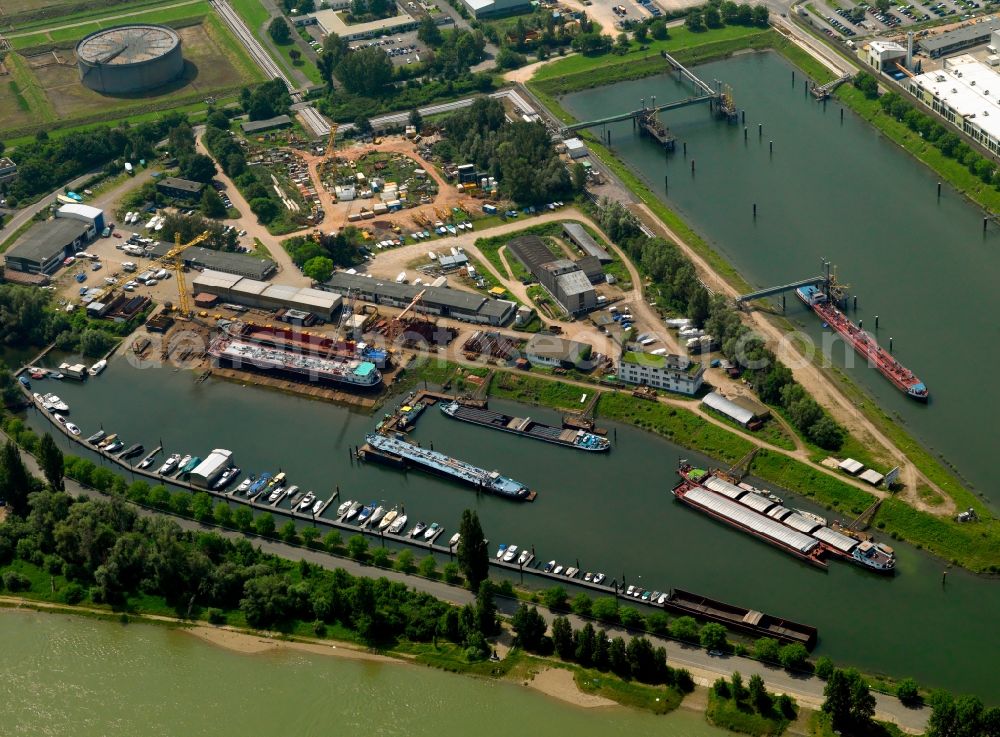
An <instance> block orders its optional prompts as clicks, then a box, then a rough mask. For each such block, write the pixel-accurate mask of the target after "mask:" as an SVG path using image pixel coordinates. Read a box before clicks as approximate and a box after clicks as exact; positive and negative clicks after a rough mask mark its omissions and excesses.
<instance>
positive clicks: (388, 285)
mask: <svg viewBox="0 0 1000 737" xmlns="http://www.w3.org/2000/svg"><path fill="white" fill-rule="evenodd" d="M323 288H324V289H329V290H330V291H333V292H337V293H338V294H348V293H350V294H351V295H353V296H356V297H357V298H359V299H363V300H364V301H366V302H372V303H374V304H380V305H389V306H391V307H406V306H407V305H408V304H410V302H412V301H413V298H414V297H416V296H417V295H418V294H420V292H423V293H424V296H423V297H422V298H421V300H420V312H422V313H429V314H432V315H440V316H441V317H450V318H453V319H455V320H463V321H465V322H472V323H478V324H482V325H503V324H505V323H507V322H508V321H510V319H511V318H512V317H513V316H514V312H515V311H516V310H517V305H516V304H515V303H514V302H510V301H508V300H505V299H491V298H488V297H484V296H483V295H481V294H474V293H472V292H464V291H460V290H457V289H448V288H447V287H428V286H413V285H410V284H396V283H395V282H392V281H385V280H383V279H376V278H374V277H371V278H369V277H367V276H363V275H361V274H348V273H347V272H344V271H341V272H338V273H336V274H334V275H333V276H332V277H331V278H330V281H328V282H327V283H326V284H325V285H323Z"/></svg>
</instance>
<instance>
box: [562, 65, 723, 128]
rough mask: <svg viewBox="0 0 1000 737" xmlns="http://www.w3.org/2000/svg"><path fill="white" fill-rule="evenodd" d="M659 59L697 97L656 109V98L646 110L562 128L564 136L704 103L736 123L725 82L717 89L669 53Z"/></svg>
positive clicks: (718, 84) (719, 84)
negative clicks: (688, 84)
mask: <svg viewBox="0 0 1000 737" xmlns="http://www.w3.org/2000/svg"><path fill="white" fill-rule="evenodd" d="M660 55H661V56H662V57H663V58H664V59H665V60H666V62H667V63H668V64H669V65H670V66H671V67H672V68H673V69H674V71H676V72H677V74H678V75H679V76H680V77H681V78H682V79H685V80H687V81H688V82H690V83H691V85H692V86H693V87H694V89H695V92H696V93H697V94H695V95H693V96H691V97H687V98H684V99H683V100H675V101H673V102H667V103H664V104H662V105H656V104H655V99H656V98H655V97H654V98H653V100H654V104H653V105H652V106H651V107H647V106H646V104H645V101H643V105H642V107H641V108H638V109H636V110H630V111H628V112H624V113H619V114H617V115H609V116H608V117H606V118H600V119H598V120H587V121H584V122H581V123H573V124H572V125H566V126H563V128H562V133H563V135H565V134H567V133H571V132H573V131H578V130H583V129H584V128H592V127H594V126H599V125H607V124H608V123H618V122H620V121H622V120H628V119H629V118H631V119H632V120H638V119H640V118H642V117H644V116H648V115H656V114H658V113H661V112H664V111H667V110H677V109H679V108H683V107H690V106H691V105H700V104H703V103H709V104H711V103H716V105H717V108H716V109H717V111H718V114H719V115H720V116H722V117H726V118H729V120H735V119H736V106H735V105H734V104H733V96H732V92H731V91H730V90H729V88H728V87H725V88H724V86H723V84H722V82H720V81H719V80H715V86H714V87H713V86H712V85H710V84H708V83H707V82H705V81H704V80H702V79H700V78H699V77H698V76H697V75H696V74H695V73H694V72H692V71H691V70H690V69H688V68H687V67H685V66H684V65H683V64H681V63H680V62H679V61H677V60H676V59H675V58H674V57H672V56H671V55H670V54H668V53H667V52H666V51H661V52H660Z"/></svg>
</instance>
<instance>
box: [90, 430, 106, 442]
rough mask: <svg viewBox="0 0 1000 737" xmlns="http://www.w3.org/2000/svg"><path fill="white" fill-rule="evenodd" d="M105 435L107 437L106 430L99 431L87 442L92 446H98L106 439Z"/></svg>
mask: <svg viewBox="0 0 1000 737" xmlns="http://www.w3.org/2000/svg"><path fill="white" fill-rule="evenodd" d="M105 435H107V433H106V432H104V430H98V431H97V432H95V433H94V434H93V435H91V436H90V437H89V438H87V442H88V443H89V444H90V445H97V444H98V443H99V442H101V441H102V440H103V439H104V436H105Z"/></svg>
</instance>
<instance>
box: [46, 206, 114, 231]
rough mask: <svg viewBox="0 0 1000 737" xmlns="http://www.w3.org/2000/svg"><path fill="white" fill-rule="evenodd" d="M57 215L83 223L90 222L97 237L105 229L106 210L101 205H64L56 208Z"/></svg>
mask: <svg viewBox="0 0 1000 737" xmlns="http://www.w3.org/2000/svg"><path fill="white" fill-rule="evenodd" d="M56 217H57V218H65V219H67V220H78V221H79V222H81V223H89V224H90V226H91V227H92V228H93V229H94V236H95V237H96V236H97V234H98V233H100V232H101V231H102V230H104V226H105V222H104V210H102V209H100V208H99V207H91V206H90V205H81V204H79V203H74V204H72V205H63V206H62V207H60V208H59V209H58V210H56Z"/></svg>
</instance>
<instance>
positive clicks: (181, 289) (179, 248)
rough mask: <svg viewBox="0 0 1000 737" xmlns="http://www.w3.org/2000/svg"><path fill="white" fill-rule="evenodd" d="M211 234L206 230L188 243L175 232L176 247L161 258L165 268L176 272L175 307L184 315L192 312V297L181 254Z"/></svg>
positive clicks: (160, 261)
mask: <svg viewBox="0 0 1000 737" xmlns="http://www.w3.org/2000/svg"><path fill="white" fill-rule="evenodd" d="M211 235H212V234H211V233H210V232H208V231H207V230H206V231H205V232H204V233H201V234H200V235H197V236H195V237H194V238H193V239H192V240H190V241H188V242H187V243H181V234H180V233H175V234H174V247H173V248H171V249H170V250H169V251H167V253H166V254H165V255H164V256H163V258H161V259H160V260H159V263H160V264H162V265H163V266H164V268H168V269H172V270H173V272H174V276H175V277H176V279H177V305H176V307H175V309H176V310H177V311H178V312H179V313H180V314H181V315H182V316H184V317H188V316H189V315H190V314H191V297H190V295H189V294H188V290H187V280H186V279H185V278H184V259H183V258H181V254H182V253H184V251H186V250H187V249H189V248H191V246H197V245H198V244H199V243H201V242H203V241H204V240H206V239H207V238H209V237H210V236H211Z"/></svg>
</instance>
